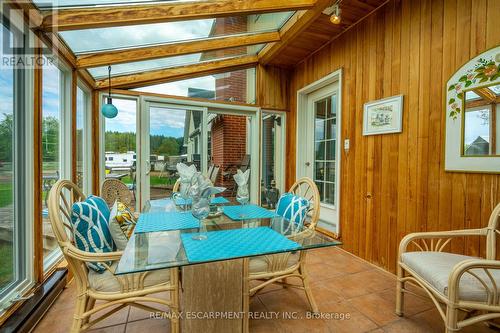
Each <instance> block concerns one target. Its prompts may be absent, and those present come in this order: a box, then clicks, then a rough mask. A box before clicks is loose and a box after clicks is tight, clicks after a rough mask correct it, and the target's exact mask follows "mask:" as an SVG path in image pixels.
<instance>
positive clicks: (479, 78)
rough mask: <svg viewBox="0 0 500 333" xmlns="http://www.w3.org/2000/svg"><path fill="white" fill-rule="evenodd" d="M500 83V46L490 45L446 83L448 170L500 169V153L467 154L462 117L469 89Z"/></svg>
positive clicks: (446, 168)
mask: <svg viewBox="0 0 500 333" xmlns="http://www.w3.org/2000/svg"><path fill="white" fill-rule="evenodd" d="M494 84H500V46H497V47H495V48H493V49H490V50H488V51H486V52H484V53H482V54H480V55H478V56H477V57H475V58H473V59H472V60H470V61H469V62H468V63H466V64H465V65H463V66H462V67H461V68H460V69H459V70H458V71H457V72H455V74H453V76H452V77H451V78H450V80H449V81H448V83H447V85H446V101H445V109H446V137H445V170H446V171H457V172H483V173H500V156H494V155H493V156H487V155H485V156H464V155H463V154H462V142H463V141H462V133H463V131H464V128H463V126H464V123H463V121H462V117H463V112H465V111H464V110H465V93H466V91H469V90H472V89H474V88H479V87H485V86H491V85H494Z"/></svg>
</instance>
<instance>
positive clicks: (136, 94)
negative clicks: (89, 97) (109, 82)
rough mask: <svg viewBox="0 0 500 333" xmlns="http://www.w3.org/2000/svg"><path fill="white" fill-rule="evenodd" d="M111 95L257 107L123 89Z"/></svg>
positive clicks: (113, 91) (116, 90)
mask: <svg viewBox="0 0 500 333" xmlns="http://www.w3.org/2000/svg"><path fill="white" fill-rule="evenodd" d="M103 90H104V89H103ZM103 90H101V91H103ZM111 93H112V94H113V95H125V96H134V97H139V96H150V97H160V98H173V99H178V100H182V101H186V102H189V101H194V102H207V101H208V102H210V103H215V104H221V105H239V106H244V107H257V106H258V105H256V104H248V103H241V102H228V101H221V100H216V99H204V98H196V97H185V96H175V95H167V94H160V93H151V92H146V91H132V90H125V89H111ZM266 109H267V108H266Z"/></svg>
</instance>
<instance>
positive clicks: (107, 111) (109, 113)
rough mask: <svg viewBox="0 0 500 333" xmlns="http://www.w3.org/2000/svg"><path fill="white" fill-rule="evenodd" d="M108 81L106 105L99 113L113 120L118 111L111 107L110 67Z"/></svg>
mask: <svg viewBox="0 0 500 333" xmlns="http://www.w3.org/2000/svg"><path fill="white" fill-rule="evenodd" d="M108 80H109V81H108V86H109V94H108V97H107V98H106V104H104V105H103V106H102V108H101V113H102V115H103V116H104V117H106V118H114V117H116V115H117V114H118V109H117V108H116V106H114V105H113V99H112V98H111V66H108Z"/></svg>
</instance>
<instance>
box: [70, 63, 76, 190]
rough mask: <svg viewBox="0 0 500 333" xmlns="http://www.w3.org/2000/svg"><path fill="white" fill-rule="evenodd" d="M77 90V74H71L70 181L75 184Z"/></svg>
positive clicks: (74, 71) (74, 72)
mask: <svg viewBox="0 0 500 333" xmlns="http://www.w3.org/2000/svg"><path fill="white" fill-rule="evenodd" d="M77 88H78V73H77V71H76V70H75V69H74V70H73V71H72V72H71V179H72V181H73V183H75V184H77V170H76V169H77V156H78V152H77V149H78V148H77V142H76V141H77V133H76V96H77Z"/></svg>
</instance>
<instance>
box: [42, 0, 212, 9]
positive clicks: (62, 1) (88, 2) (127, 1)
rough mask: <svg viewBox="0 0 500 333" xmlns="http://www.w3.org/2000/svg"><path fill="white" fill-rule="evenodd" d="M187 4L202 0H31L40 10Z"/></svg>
mask: <svg viewBox="0 0 500 333" xmlns="http://www.w3.org/2000/svg"><path fill="white" fill-rule="evenodd" d="M180 1H182V2H187V1H202V0H33V3H34V4H35V5H36V6H37V7H38V8H40V9H46V8H68V7H97V6H102V5H106V6H109V5H133V4H145V3H161V2H180Z"/></svg>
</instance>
